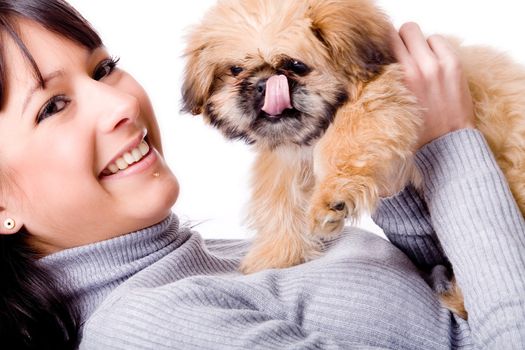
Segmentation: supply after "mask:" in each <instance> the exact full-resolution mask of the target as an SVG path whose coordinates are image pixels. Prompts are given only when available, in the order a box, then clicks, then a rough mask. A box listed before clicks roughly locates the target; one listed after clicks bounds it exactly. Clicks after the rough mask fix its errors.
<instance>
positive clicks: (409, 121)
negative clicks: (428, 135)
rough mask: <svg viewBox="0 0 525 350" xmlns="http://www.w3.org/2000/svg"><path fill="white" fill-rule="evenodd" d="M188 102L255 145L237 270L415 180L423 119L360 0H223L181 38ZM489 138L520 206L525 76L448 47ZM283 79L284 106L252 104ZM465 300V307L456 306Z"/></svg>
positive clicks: (290, 256)
mask: <svg viewBox="0 0 525 350" xmlns="http://www.w3.org/2000/svg"><path fill="white" fill-rule="evenodd" d="M188 42H189V44H188V47H187V50H186V56H187V58H188V63H187V66H186V76H185V81H184V86H183V102H184V109H185V110H186V111H190V112H192V113H193V114H201V113H202V114H203V115H204V117H205V119H206V120H207V121H208V122H209V123H210V124H211V125H213V126H215V127H217V128H218V129H219V130H220V131H222V132H223V134H224V135H225V136H226V137H228V138H231V139H243V140H245V141H246V142H247V143H249V144H252V145H253V147H254V149H255V150H256V152H257V160H256V163H255V167H254V171H253V180H252V181H253V183H252V185H253V194H252V200H251V203H250V211H249V212H250V214H249V223H250V225H251V227H252V228H254V229H255V230H256V231H257V235H256V238H255V240H254V242H253V247H252V249H251V250H250V252H249V253H248V254H247V256H246V258H245V259H244V261H243V263H242V270H243V271H245V272H254V271H257V270H261V269H264V268H271V267H275V268H279V267H287V266H291V265H294V264H298V263H300V262H303V261H305V260H308V259H311V258H312V257H314V256H316V255H317V253H318V251H319V238H320V237H323V236H326V235H332V234H335V233H337V232H339V231H340V230H341V228H342V226H343V224H344V219H345V217H350V218H354V219H355V218H357V217H358V216H359V215H360V214H362V213H364V212H370V211H373V210H374V208H375V207H376V204H377V202H378V199H379V196H380V195H388V194H394V193H396V192H397V191H399V190H400V189H402V188H403V187H404V186H405V185H406V184H407V183H408V182H414V183H416V184H417V182H418V174H417V172H416V171H415V167H414V166H413V154H414V148H415V145H416V142H417V136H418V130H419V127H420V124H421V114H420V110H419V109H418V105H417V103H416V99H415V97H414V96H413V95H412V94H411V93H410V91H408V90H407V89H406V88H405V86H404V84H403V73H402V71H401V69H400V67H399V66H398V65H397V64H396V63H395V61H394V58H393V54H392V50H391V46H390V24H389V21H388V18H387V17H386V16H385V15H384V14H383V13H382V12H381V11H379V10H378V9H377V8H376V7H375V6H374V4H373V3H372V2H371V1H369V0H286V1H282V0H222V1H219V3H218V4H217V5H216V6H215V7H214V8H213V9H211V11H209V12H208V13H207V15H206V16H205V18H204V20H203V22H202V23H201V24H200V25H199V26H197V27H196V28H195V29H194V31H193V32H192V33H191V35H190V37H189V41H188ZM457 49H458V52H459V55H460V59H461V61H462V62H463V67H464V70H465V71H466V75H467V77H468V79H469V83H470V88H471V91H472V96H473V99H474V104H475V113H476V118H477V127H478V128H479V129H480V130H481V131H482V132H483V133H484V135H485V137H486V139H487V141H488V143H489V145H490V147H491V149H492V151H493V152H494V154H495V156H496V159H497V161H498V164H499V165H500V166H501V168H502V169H503V171H504V173H505V175H506V176H507V179H508V181H509V184H510V187H511V190H512V193H513V194H514V196H515V198H516V200H517V202H518V205H519V207H520V208H521V211H522V213H524V212H525V71H524V70H523V68H522V67H520V66H518V65H517V64H515V63H513V62H512V61H511V60H509V59H508V58H507V57H505V56H504V55H502V54H500V53H497V52H495V51H492V50H490V49H487V48H479V47H461V46H460V45H457ZM276 74H282V75H285V76H286V77H287V79H288V82H289V90H290V97H291V103H292V106H293V109H287V110H285V111H284V112H283V113H282V115H280V116H279V118H272V117H269V116H268V115H267V114H266V113H264V112H263V111H262V110H261V108H262V104H263V102H264V101H263V100H264V89H261V88H259V86H260V85H261V82H263V84H264V82H265V81H266V79H268V78H269V77H271V76H274V75H276ZM460 304H461V303H460Z"/></svg>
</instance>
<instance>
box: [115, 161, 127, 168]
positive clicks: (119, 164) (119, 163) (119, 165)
mask: <svg viewBox="0 0 525 350" xmlns="http://www.w3.org/2000/svg"><path fill="white" fill-rule="evenodd" d="M115 163H117V166H118V168H119V169H120V170H124V169H126V168H127V167H128V163H126V161H125V160H124V158H119V159H117V161H116V162H115Z"/></svg>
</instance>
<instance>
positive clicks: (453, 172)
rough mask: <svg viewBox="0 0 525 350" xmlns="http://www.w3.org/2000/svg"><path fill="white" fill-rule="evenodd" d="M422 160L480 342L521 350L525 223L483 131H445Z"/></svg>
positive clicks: (437, 222)
mask: <svg viewBox="0 0 525 350" xmlns="http://www.w3.org/2000/svg"><path fill="white" fill-rule="evenodd" d="M416 165H417V167H418V169H419V170H420V171H421V174H422V175H423V184H424V188H423V194H424V199H425V202H426V204H427V207H428V212H429V214H430V218H431V224H432V226H433V227H434V229H435V231H436V234H437V237H438V239H439V241H440V243H441V246H442V247H443V250H444V252H445V254H446V256H447V257H448V259H449V260H450V262H451V263H452V266H453V268H454V273H455V276H456V279H457V281H458V284H459V286H460V287H461V289H462V291H463V294H464V297H465V306H466V309H467V310H468V312H469V325H470V327H471V331H472V336H473V339H474V341H475V342H476V343H477V345H478V346H479V347H481V348H490V349H508V348H513V346H515V348H517V349H518V348H519V349H522V348H523V346H525V293H524V291H525V221H524V219H523V217H522V215H521V213H520V211H519V209H518V207H517V204H516V202H515V200H514V198H513V197H512V194H511V192H510V189H509V187H508V183H507V182H506V179H505V178H504V176H503V174H502V172H501V170H500V168H499V167H498V165H497V163H496V161H495V159H494V156H493V155H492V153H491V151H490V149H489V147H488V145H487V143H486V141H485V139H484V137H483V135H482V134H481V133H480V132H479V131H477V130H468V129H465V130H460V131H456V132H454V133H451V134H448V135H445V136H444V137H441V138H440V139H438V140H436V141H434V142H432V143H430V144H428V145H427V146H425V147H423V149H421V150H420V151H419V152H418V153H417V154H416ZM425 224H427V222H426V221H425Z"/></svg>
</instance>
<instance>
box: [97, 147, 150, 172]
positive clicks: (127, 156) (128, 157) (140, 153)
mask: <svg viewBox="0 0 525 350" xmlns="http://www.w3.org/2000/svg"><path fill="white" fill-rule="evenodd" d="M148 152H149V146H148V144H147V143H146V142H145V141H142V142H141V143H140V144H139V145H138V146H137V147H136V148H134V149H132V150H131V151H129V152H126V153H124V154H123V155H122V156H121V157H120V158H117V160H115V162H114V163H111V164H110V165H108V167H107V168H106V169H104V171H103V172H102V173H103V174H104V173H106V174H107V173H108V171H109V172H111V173H112V174H115V173H116V172H118V171H119V170H124V169H126V168H127V167H128V166H130V165H131V164H133V163H136V162H138V161H139V160H141V159H142V157H144V156H145V155H146V154H148Z"/></svg>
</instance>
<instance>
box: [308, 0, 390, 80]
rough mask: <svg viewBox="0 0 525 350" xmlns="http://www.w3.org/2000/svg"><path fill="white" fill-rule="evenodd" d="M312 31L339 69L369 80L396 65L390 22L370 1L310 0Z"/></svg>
mask: <svg viewBox="0 0 525 350" xmlns="http://www.w3.org/2000/svg"><path fill="white" fill-rule="evenodd" d="M309 5H310V6H309V17H310V19H311V22H312V24H311V28H312V31H313V32H314V34H315V35H316V36H317V38H318V39H319V40H320V41H321V42H322V43H323V45H325V46H326V48H327V49H328V50H329V52H330V55H331V58H332V59H333V60H334V61H335V62H336V63H337V64H338V66H339V67H347V73H348V74H353V75H356V76H357V77H358V78H359V79H363V80H368V79H371V78H373V77H374V76H375V75H377V73H379V72H380V71H381V67H383V66H384V65H387V64H390V63H393V62H394V61H395V59H394V57H393V53H392V49H391V44H390V42H391V40H390V35H391V34H390V30H391V29H390V28H391V25H390V22H389V20H388V18H387V17H386V16H385V15H384V14H383V13H382V12H381V11H380V10H379V9H378V8H376V7H375V6H374V4H373V2H372V1H371V0H310V1H309Z"/></svg>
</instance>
